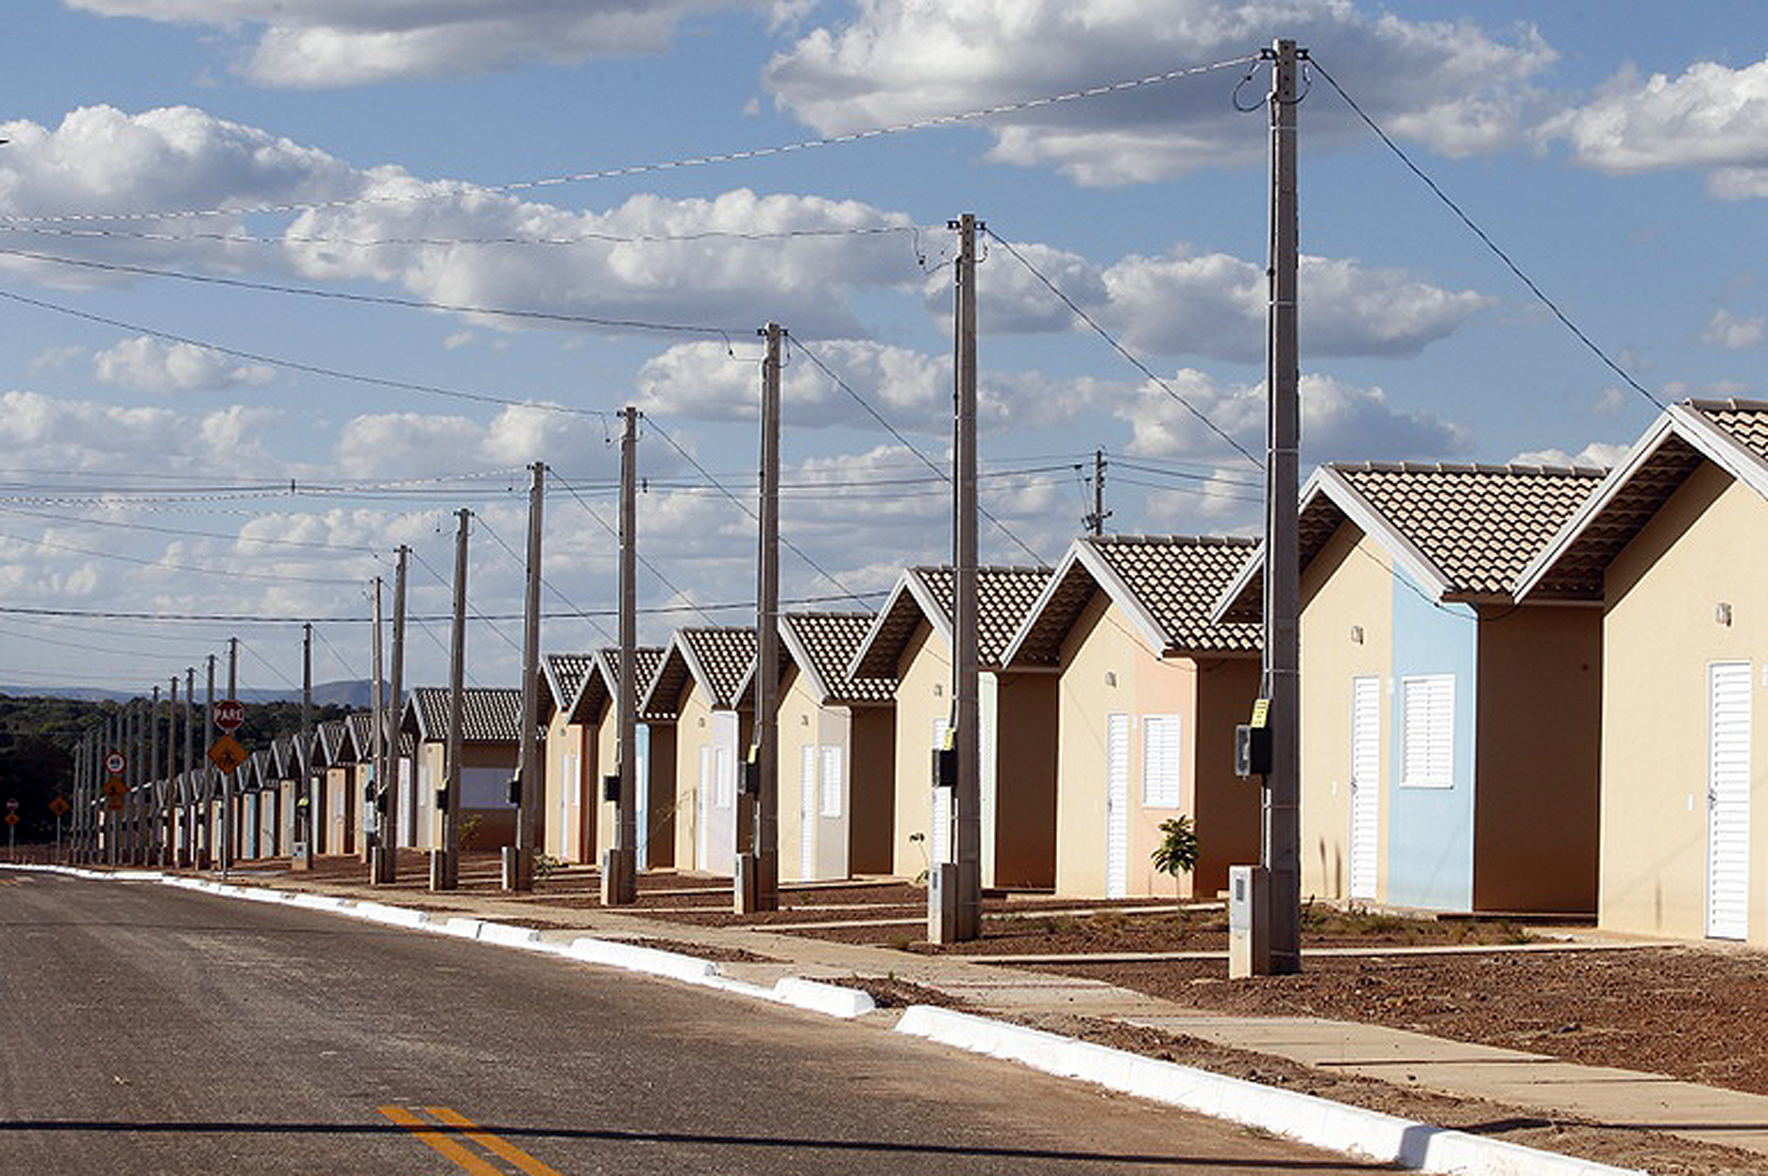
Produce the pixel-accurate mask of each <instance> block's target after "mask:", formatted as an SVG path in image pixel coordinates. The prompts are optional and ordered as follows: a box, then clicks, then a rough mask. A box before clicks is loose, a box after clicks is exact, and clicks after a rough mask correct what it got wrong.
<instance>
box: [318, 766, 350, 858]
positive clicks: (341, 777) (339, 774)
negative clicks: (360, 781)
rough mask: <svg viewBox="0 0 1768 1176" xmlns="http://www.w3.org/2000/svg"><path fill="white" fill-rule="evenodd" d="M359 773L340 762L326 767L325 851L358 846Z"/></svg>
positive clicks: (330, 851)
mask: <svg viewBox="0 0 1768 1176" xmlns="http://www.w3.org/2000/svg"><path fill="white" fill-rule="evenodd" d="M355 784H356V772H355V769H354V767H353V765H350V764H340V765H335V766H333V767H329V768H327V769H326V770H325V852H326V853H333V854H337V853H352V852H354V851H355V849H356V787H355Z"/></svg>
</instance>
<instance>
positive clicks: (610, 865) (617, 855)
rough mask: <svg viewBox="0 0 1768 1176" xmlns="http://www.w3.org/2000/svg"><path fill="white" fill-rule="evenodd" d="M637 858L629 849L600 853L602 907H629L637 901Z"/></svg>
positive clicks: (605, 850)
mask: <svg viewBox="0 0 1768 1176" xmlns="http://www.w3.org/2000/svg"><path fill="white" fill-rule="evenodd" d="M636 863H637V858H636V855H635V854H634V853H633V852H632V850H630V849H604V850H603V851H602V905H603V906H631V905H632V904H633V903H635V902H637V901H638V873H637V870H636V868H635V867H636Z"/></svg>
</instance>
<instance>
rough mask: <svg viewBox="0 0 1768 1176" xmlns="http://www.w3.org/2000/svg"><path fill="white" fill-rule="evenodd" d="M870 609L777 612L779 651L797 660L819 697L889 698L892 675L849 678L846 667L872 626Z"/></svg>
mask: <svg viewBox="0 0 1768 1176" xmlns="http://www.w3.org/2000/svg"><path fill="white" fill-rule="evenodd" d="M873 619H874V618H873V616H872V614H871V613H859V612H850V613H841V612H803V613H801V612H789V613H782V614H780V637H781V652H782V653H783V654H785V655H786V656H787V657H789V658H791V659H792V660H793V661H794V662H795V663H797V665H798V668H799V671H800V672H801V673H804V674H805V675H806V676H807V677H808V678H809V680H810V682H811V683H812V689H813V690H815V691H817V692H818V693H819V694H821V696H822V701H823V702H826V703H834V704H837V705H842V704H849V703H868V702H890V701H892V700H893V699H895V697H896V679H895V678H893V677H892V678H852V677H849V676H848V674H847V667H848V664H849V663H850V662H852V661H853V655H854V654H855V653H856V652H857V651H858V650H859V646H860V642H862V641H864V640H865V637H866V633H867V632H868V631H869V630H870V629H871V627H872V621H873Z"/></svg>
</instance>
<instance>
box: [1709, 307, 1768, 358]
mask: <svg viewBox="0 0 1768 1176" xmlns="http://www.w3.org/2000/svg"><path fill="white" fill-rule="evenodd" d="M1700 338H1701V342H1702V343H1710V344H1712V345H1713V346H1714V347H1723V348H1725V349H1726V350H1728V351H1741V350H1743V349H1744V348H1746V347H1760V346H1761V345H1762V342H1763V340H1765V339H1768V318H1764V317H1763V316H1762V315H1759V314H1752V315H1739V314H1732V313H1731V312H1730V311H1729V310H1716V311H1714V312H1713V317H1712V318H1710V319H1708V320H1707V329H1706V330H1704V331H1702V332H1701V336H1700Z"/></svg>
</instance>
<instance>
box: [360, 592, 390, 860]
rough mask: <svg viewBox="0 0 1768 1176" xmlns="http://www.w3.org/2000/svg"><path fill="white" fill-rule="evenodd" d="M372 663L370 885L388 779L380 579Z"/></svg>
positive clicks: (365, 856)
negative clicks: (381, 800)
mask: <svg viewBox="0 0 1768 1176" xmlns="http://www.w3.org/2000/svg"><path fill="white" fill-rule="evenodd" d="M369 661H370V662H371V663H372V666H371V668H370V675H371V676H372V677H373V678H374V687H373V690H374V694H373V697H371V698H370V699H369V707H368V714H369V719H368V725H369V738H368V744H369V752H368V762H369V769H368V770H369V774H370V775H372V776H373V777H374V779H373V780H372V781H370V783H369V786H368V787H367V788H364V789H363V790H362V801H361V803H362V860H363V861H364V862H365V863H366V864H367V865H368V880H369V881H370V882H373V881H374V880H375V876H376V874H377V872H378V871H377V870H376V869H375V864H374V862H375V856H374V855H375V848H376V842H377V841H378V840H379V831H380V811H379V794H380V790H381V787H382V785H383V784H384V782H385V781H386V779H387V765H386V760H385V754H386V746H387V745H386V740H385V738H384V737H385V735H386V733H387V728H386V722H387V716H386V712H385V710H384V709H383V708H382V703H383V701H384V696H383V693H382V691H383V688H382V686H381V681H382V679H381V578H380V577H379V576H376V577H375V578H374V642H373V646H372V648H371V649H370V651H369Z"/></svg>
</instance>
